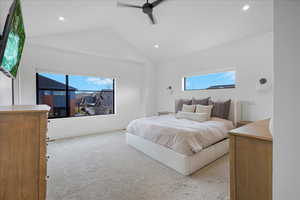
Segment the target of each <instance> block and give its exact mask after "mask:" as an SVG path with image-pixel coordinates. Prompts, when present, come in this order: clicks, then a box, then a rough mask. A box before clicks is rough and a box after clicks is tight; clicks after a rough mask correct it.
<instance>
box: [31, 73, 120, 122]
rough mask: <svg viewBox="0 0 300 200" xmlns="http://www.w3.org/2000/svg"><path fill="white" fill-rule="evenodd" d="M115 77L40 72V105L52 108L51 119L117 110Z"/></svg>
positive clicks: (38, 99) (107, 112) (109, 112)
mask: <svg viewBox="0 0 300 200" xmlns="http://www.w3.org/2000/svg"><path fill="white" fill-rule="evenodd" d="M114 82H115V81H114V79H110V78H99V77H88V76H73V75H61V74H49V73H37V75H36V83H37V104H47V105H49V106H50V107H51V110H50V113H49V118H62V117H80V116H91V115H108V114H114V113H115V106H114V97H115V95H114V85H115V83H114Z"/></svg>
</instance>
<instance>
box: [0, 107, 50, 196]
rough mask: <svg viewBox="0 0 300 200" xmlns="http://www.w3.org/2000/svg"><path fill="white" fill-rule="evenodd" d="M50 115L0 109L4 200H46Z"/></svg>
mask: <svg viewBox="0 0 300 200" xmlns="http://www.w3.org/2000/svg"><path fill="white" fill-rule="evenodd" d="M48 111H49V107H48V106H42V105H41V106H7V107H0V200H45V199H46V176H47V172H46V170H47V163H46V162H47V161H46V142H47V141H46V133H47V119H48Z"/></svg>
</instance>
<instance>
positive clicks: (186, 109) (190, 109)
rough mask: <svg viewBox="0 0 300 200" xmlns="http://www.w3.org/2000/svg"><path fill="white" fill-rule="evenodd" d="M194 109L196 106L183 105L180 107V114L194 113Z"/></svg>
mask: <svg viewBox="0 0 300 200" xmlns="http://www.w3.org/2000/svg"><path fill="white" fill-rule="evenodd" d="M195 109H196V105H186V104H183V105H182V110H181V111H182V112H195Z"/></svg>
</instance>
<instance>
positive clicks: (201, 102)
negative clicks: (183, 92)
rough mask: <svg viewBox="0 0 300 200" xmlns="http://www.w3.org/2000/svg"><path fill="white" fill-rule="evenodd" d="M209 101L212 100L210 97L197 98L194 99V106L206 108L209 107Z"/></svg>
mask: <svg viewBox="0 0 300 200" xmlns="http://www.w3.org/2000/svg"><path fill="white" fill-rule="evenodd" d="M209 100H210V97H207V98H205V99H195V98H193V99H192V105H205V106H207V105H208V102H209Z"/></svg>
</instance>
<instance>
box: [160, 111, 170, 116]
mask: <svg viewBox="0 0 300 200" xmlns="http://www.w3.org/2000/svg"><path fill="white" fill-rule="evenodd" d="M157 114H158V116H160V115H171V114H174V113H173V112H169V111H161V112H158V113H157Z"/></svg>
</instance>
